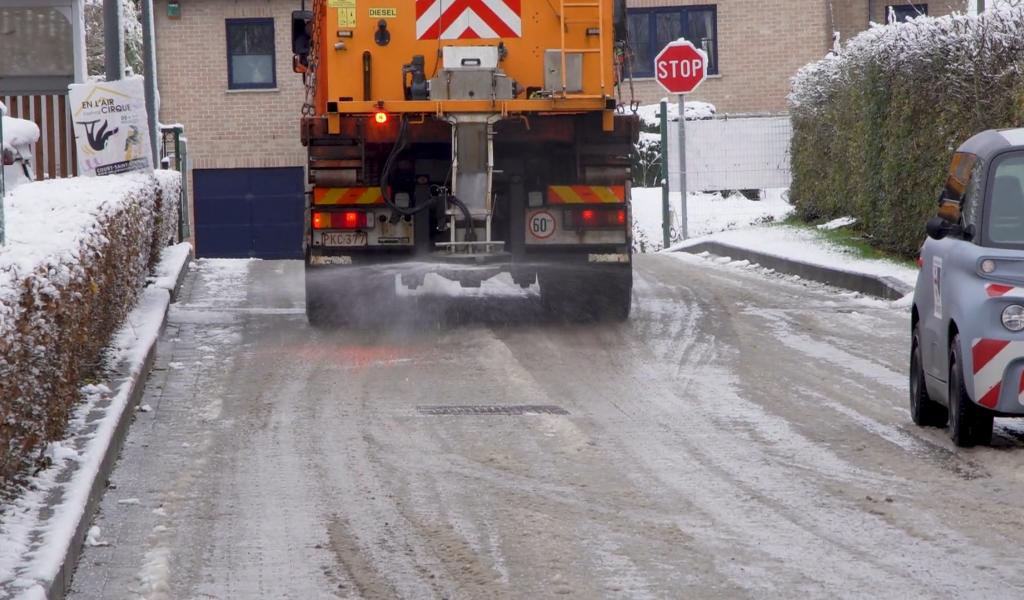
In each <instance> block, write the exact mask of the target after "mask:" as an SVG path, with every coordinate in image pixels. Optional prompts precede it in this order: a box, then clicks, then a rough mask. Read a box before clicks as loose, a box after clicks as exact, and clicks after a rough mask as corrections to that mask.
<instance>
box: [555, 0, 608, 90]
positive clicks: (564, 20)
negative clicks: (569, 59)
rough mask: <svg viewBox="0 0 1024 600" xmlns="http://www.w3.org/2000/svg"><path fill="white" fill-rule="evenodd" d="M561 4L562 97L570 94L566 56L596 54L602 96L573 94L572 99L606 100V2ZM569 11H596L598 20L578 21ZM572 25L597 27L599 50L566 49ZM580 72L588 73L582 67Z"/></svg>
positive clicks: (587, 0) (563, 2)
mask: <svg viewBox="0 0 1024 600" xmlns="http://www.w3.org/2000/svg"><path fill="white" fill-rule="evenodd" d="M559 2H560V6H561V10H560V11H559V12H558V18H559V20H560V21H561V23H560V24H559V28H560V30H561V40H562V43H561V48H560V49H561V52H562V97H563V98H565V97H568V94H567V93H566V87H567V85H566V74H567V71H566V60H565V55H566V53H570V52H571V53H574V54H582V55H584V58H585V55H587V54H595V53H596V54H598V55H599V57H598V58H599V60H600V61H601V64H600V68H599V69H598V72H599V73H600V74H601V95H600V96H594V95H590V96H588V95H586V94H573V96H572V97H574V98H586V97H591V98H604V97H605V95H606V94H605V80H604V67H605V51H604V46H605V44H604V40H605V27H604V22H603V21H604V10H602V4H604V0H586V1H580V0H570V1H568V2H567V1H566V0H559ZM569 10H573V11H579V12H584V13H586V12H587V11H595V12H596V13H597V15H596V18H595V17H593V16H591V17H590V18H585V17H580V18H576V19H570V18H569V15H568V11H569ZM570 25H583V26H584V27H587V26H590V27H594V26H596V27H597V37H598V47H597V48H566V47H565V34H566V32H567V31H568V30H569V26H570ZM584 37H586V32H584ZM581 60H582V59H581ZM580 70H581V71H582V72H586V70H585V69H583V67H582V66H581V67H580ZM581 76H582V74H581ZM581 83H582V81H581Z"/></svg>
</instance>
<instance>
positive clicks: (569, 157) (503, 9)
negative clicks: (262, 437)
mask: <svg viewBox="0 0 1024 600" xmlns="http://www.w3.org/2000/svg"><path fill="white" fill-rule="evenodd" d="M625 36H626V33H625V2H624V0H571V1H570V0H467V1H459V2H452V1H448V0H417V1H416V2H397V1H396V0H314V1H313V3H312V10H311V11H307V10H301V11H296V12H295V13H293V19H292V41H293V50H294V53H295V57H294V67H295V71H296V72H299V73H302V74H303V76H304V78H305V83H306V88H307V89H306V92H307V97H306V104H305V106H304V107H303V116H302V124H301V134H302V142H303V144H304V145H305V146H306V147H307V149H308V158H309V162H308V177H309V184H310V185H311V187H312V191H311V193H310V194H309V211H308V226H307V238H306V298H307V300H306V302H307V314H308V315H309V318H310V321H311V322H312V323H314V324H317V323H320V322H326V321H329V320H334V319H337V318H341V319H344V315H345V311H346V307H349V306H352V305H353V304H354V303H357V302H360V303H363V304H365V303H366V302H372V303H374V304H378V305H380V306H384V305H385V304H384V303H386V301H387V296H389V295H394V294H395V293H396V286H395V283H396V282H395V280H396V277H398V276H400V281H401V283H402V284H403V285H404V286H406V287H410V288H415V287H418V286H420V285H422V284H423V281H424V277H425V276H426V275H427V274H428V273H436V274H438V275H441V276H442V277H445V278H448V279H451V280H454V281H458V282H460V283H461V284H462V285H464V286H479V285H480V284H481V282H482V281H484V280H486V279H488V278H490V277H493V276H495V275H496V274H498V273H501V272H508V273H510V274H511V277H512V279H513V280H514V281H515V282H516V283H518V284H519V285H521V286H523V287H527V286H530V285H532V284H534V283H538V284H539V287H540V292H541V298H542V301H543V303H544V305H545V306H546V307H547V308H548V309H549V310H551V311H553V312H555V313H557V314H559V315H560V316H563V317H568V318H587V317H600V318H611V319H625V318H627V317H628V315H629V310H630V297H631V291H632V270H631V269H632V256H631V233H630V232H631V227H630V208H629V207H630V204H629V197H630V156H631V152H632V150H633V144H634V142H635V141H636V138H637V135H638V132H639V121H638V119H637V117H636V116H635V114H634V112H635V105H634V104H633V102H632V99H630V107H629V108H632V109H633V111H630V110H627V109H626V108H627V107H624V105H623V102H622V93H621V85H622V82H623V81H624V80H625V79H626V77H624V76H623V71H624V70H626V71H627V72H628V55H629V51H628V43H627V42H626V37H625Z"/></svg>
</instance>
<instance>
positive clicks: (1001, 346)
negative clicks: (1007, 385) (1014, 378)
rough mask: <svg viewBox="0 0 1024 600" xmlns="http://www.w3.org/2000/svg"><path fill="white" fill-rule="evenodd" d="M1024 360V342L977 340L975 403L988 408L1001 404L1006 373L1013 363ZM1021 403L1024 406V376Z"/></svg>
mask: <svg viewBox="0 0 1024 600" xmlns="http://www.w3.org/2000/svg"><path fill="white" fill-rule="evenodd" d="M1021 357H1024V341H1019V342H1011V341H1009V340H993V339H987V338H978V339H975V340H974V342H973V343H972V344H971V359H972V360H971V362H972V363H974V364H973V368H974V400H975V401H976V402H977V403H978V404H980V405H982V406H984V407H987V408H995V407H996V405H997V404H999V394H1000V393H1001V392H1002V387H1003V373H1005V372H1006V367H1007V366H1009V364H1010V362H1011V361H1013V360H1015V359H1018V358H1021ZM1016 392H1017V400H1018V402H1020V403H1021V404H1024V376H1022V377H1021V380H1020V381H1018V382H1017V390H1016Z"/></svg>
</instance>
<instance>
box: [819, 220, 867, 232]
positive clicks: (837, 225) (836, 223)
mask: <svg viewBox="0 0 1024 600" xmlns="http://www.w3.org/2000/svg"><path fill="white" fill-rule="evenodd" d="M856 223H857V219H855V218H853V217H839V218H838V219H832V220H831V221H829V222H828V223H822V224H821V225H818V229H820V230H822V231H833V230H836V229H842V228H843V227H849V226H850V225H854V224H856Z"/></svg>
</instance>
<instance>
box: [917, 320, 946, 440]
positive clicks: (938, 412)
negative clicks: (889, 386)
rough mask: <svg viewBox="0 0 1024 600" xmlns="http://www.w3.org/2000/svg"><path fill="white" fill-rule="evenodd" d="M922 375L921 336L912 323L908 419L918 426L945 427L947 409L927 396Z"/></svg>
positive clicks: (926, 388)
mask: <svg viewBox="0 0 1024 600" xmlns="http://www.w3.org/2000/svg"><path fill="white" fill-rule="evenodd" d="M924 377H925V374H924V362H923V361H922V359H921V336H920V333H919V331H918V327H917V325H914V331H913V333H912V335H911V342H910V419H911V420H912V421H914V424H915V425H918V426H919V427H945V426H946V421H948V420H949V411H947V410H946V407H945V406H942V405H941V404H939V403H938V402H935V401H934V400H932V399H931V398H929V397H928V387H927V386H926V385H925V379H924Z"/></svg>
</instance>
